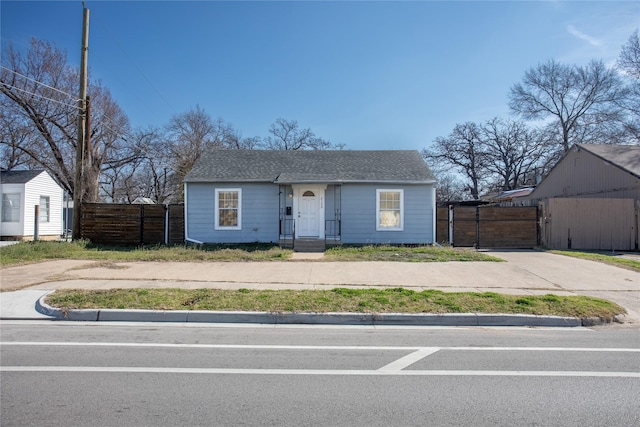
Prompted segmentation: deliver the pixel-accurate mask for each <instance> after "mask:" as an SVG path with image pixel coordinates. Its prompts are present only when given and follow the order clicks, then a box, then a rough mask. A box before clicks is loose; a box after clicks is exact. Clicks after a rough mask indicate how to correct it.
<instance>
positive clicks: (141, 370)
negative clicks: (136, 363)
mask: <svg viewBox="0 0 640 427" xmlns="http://www.w3.org/2000/svg"><path fill="white" fill-rule="evenodd" d="M0 372H59V373H65V372H69V373H87V372H91V373H126V374H131V373H137V374H197V375H204V374H214V375H224V374H231V375H327V376H333V375H361V376H448V377H452V376H474V377H598V378H640V372H595V371H593V372H592V371H486V370H483V371H462V370H428V371H397V370H393V371H390V370H334V369H326V370H325V369H221V368H160V367H120V366H111V367H102V366H1V367H0Z"/></svg>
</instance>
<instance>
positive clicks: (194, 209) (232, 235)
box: [185, 183, 279, 243]
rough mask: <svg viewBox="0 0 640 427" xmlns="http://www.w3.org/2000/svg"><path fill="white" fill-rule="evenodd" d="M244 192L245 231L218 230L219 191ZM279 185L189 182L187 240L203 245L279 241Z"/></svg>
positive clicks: (186, 221) (243, 220)
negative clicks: (217, 202) (217, 201)
mask: <svg viewBox="0 0 640 427" xmlns="http://www.w3.org/2000/svg"><path fill="white" fill-rule="evenodd" d="M216 188H241V189H242V202H241V203H242V229H240V230H215V227H214V225H215V224H214V222H215V219H214V218H215V212H214V204H215V200H214V198H215V189H216ZM278 192H279V186H278V185H276V184H268V183H265V184H261V183H250V184H239V183H224V184H222V183H220V184H216V183H188V184H187V185H186V191H185V194H186V207H185V209H186V215H185V223H186V224H185V225H186V231H185V234H186V237H187V239H189V240H192V241H199V242H203V243H252V242H277V241H278V238H279V235H278V219H279V211H278V209H279V204H278Z"/></svg>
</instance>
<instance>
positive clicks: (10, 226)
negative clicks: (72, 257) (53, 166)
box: [0, 170, 63, 240]
mask: <svg viewBox="0 0 640 427" xmlns="http://www.w3.org/2000/svg"><path fill="white" fill-rule="evenodd" d="M0 193H1V194H2V207H1V212H0V218H1V222H0V238H1V239H2V240H33V239H34V238H35V237H36V236H37V237H38V238H39V239H48V240H51V239H58V238H60V236H61V235H62V232H63V227H62V199H63V190H62V188H61V187H60V186H59V185H58V183H56V182H55V181H54V180H53V178H52V177H51V175H49V173H48V172H46V171H44V170H19V171H5V170H3V171H1V172H0ZM36 206H37V207H38V208H37V209H38V218H36ZM36 226H37V229H36Z"/></svg>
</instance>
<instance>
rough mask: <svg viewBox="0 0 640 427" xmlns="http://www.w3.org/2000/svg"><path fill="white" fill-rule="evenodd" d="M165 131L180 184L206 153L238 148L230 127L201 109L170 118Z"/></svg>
mask: <svg viewBox="0 0 640 427" xmlns="http://www.w3.org/2000/svg"><path fill="white" fill-rule="evenodd" d="M166 132H167V137H168V146H167V148H168V150H169V151H170V153H171V155H172V159H173V160H172V167H173V169H174V171H175V173H176V175H177V177H178V180H179V181H180V182H182V179H183V178H184V176H185V175H186V174H187V173H188V172H189V171H190V170H191V168H192V167H193V165H194V163H195V162H196V161H197V160H198V159H199V158H200V156H202V153H204V152H205V151H206V150H208V149H211V148H219V149H223V148H235V147H236V146H237V145H238V141H237V132H236V131H235V130H234V129H233V126H231V124H229V123H226V122H225V121H224V120H222V119H221V118H218V119H216V120H213V119H212V118H211V116H210V115H209V114H207V113H206V112H205V111H204V110H203V109H202V108H200V106H196V108H195V109H191V110H189V111H188V112H186V113H182V114H177V115H175V116H173V117H172V118H171V120H170V121H169V124H168V125H167V126H166Z"/></svg>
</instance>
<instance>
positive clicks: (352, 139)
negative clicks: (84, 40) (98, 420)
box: [0, 0, 640, 149]
mask: <svg viewBox="0 0 640 427" xmlns="http://www.w3.org/2000/svg"><path fill="white" fill-rule="evenodd" d="M86 5H87V7H88V8H89V9H90V34H89V66H90V70H91V78H92V79H100V80H101V81H102V84H103V85H104V86H105V87H107V88H109V90H110V91H111V93H112V95H113V97H114V98H115V100H116V101H117V102H118V103H119V105H120V106H121V107H122V108H123V110H124V111H125V112H126V114H127V115H128V117H129V119H130V121H131V125H132V126H133V127H148V126H152V125H157V126H161V125H164V124H166V123H167V122H168V121H169V119H170V118H171V116H172V115H175V114H178V113H183V112H186V111H188V110H189V109H190V108H193V107H195V106H196V105H199V106H200V107H201V108H203V109H204V110H205V111H206V112H207V113H209V114H210V115H211V116H212V117H214V118H217V117H221V118H223V119H224V120H225V121H228V122H230V123H232V124H233V125H234V127H235V128H236V129H239V130H240V131H242V135H243V136H244V137H251V136H266V135H267V134H268V129H269V126H270V125H271V123H273V122H274V121H275V120H276V119H277V118H278V117H283V118H286V119H293V120H298V122H299V124H300V125H301V126H303V127H310V128H311V129H312V130H313V131H314V132H315V133H316V134H317V135H318V136H320V137H322V138H324V139H328V140H330V141H332V142H334V143H344V144H346V148H348V149H422V148H425V147H427V146H429V145H430V144H431V143H432V142H433V140H434V139H435V138H436V137H438V136H445V135H447V134H449V133H450V132H451V130H452V129H453V127H454V126H455V124H456V123H463V122H466V121H476V122H480V121H485V120H488V119H490V118H492V117H494V116H503V117H506V116H507V115H508V113H509V112H508V107H507V102H508V101H507V100H508V92H509V88H510V87H511V86H512V85H513V84H515V83H517V82H519V81H520V80H521V79H522V77H523V75H524V73H525V71H526V70H527V69H528V68H530V67H533V66H535V65H537V64H538V63H541V62H545V61H547V60H549V59H556V60H558V61H560V62H565V63H572V64H586V63H587V62H588V61H590V60H591V59H602V60H603V61H605V63H607V64H613V63H614V62H615V60H616V58H617V56H618V55H619V53H620V48H621V46H622V45H623V44H624V43H626V41H627V40H628V38H629V36H630V35H631V33H632V32H633V31H634V30H636V29H637V28H638V27H639V26H640V2H638V1H582V2H581V1H493V2H488V1H446V2H444V1H443V2H438V1H408V2H397V1H394V2H391V1H373V2H371V1H351V2H348V1H330V2H313V1H309V2H307V1H278V2H275V1H259V2H251V1H233V2H222V1H192V2H187V1H181V2H177V1H93V0H88V1H87V2H86ZM0 13H1V29H0V36H1V38H2V43H3V45H4V44H5V43H6V42H8V41H12V42H13V44H14V46H16V47H18V48H21V49H22V48H26V47H27V44H28V40H29V39H30V38H31V37H36V38H39V39H43V40H48V41H52V42H55V43H56V45H57V46H58V47H59V48H61V49H65V50H66V51H67V54H68V60H69V63H70V64H72V65H74V66H78V65H79V62H80V59H79V56H80V40H81V27H82V3H81V2H80V1H47V2H35V1H19V2H12V1H5V0H2V2H0Z"/></svg>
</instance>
